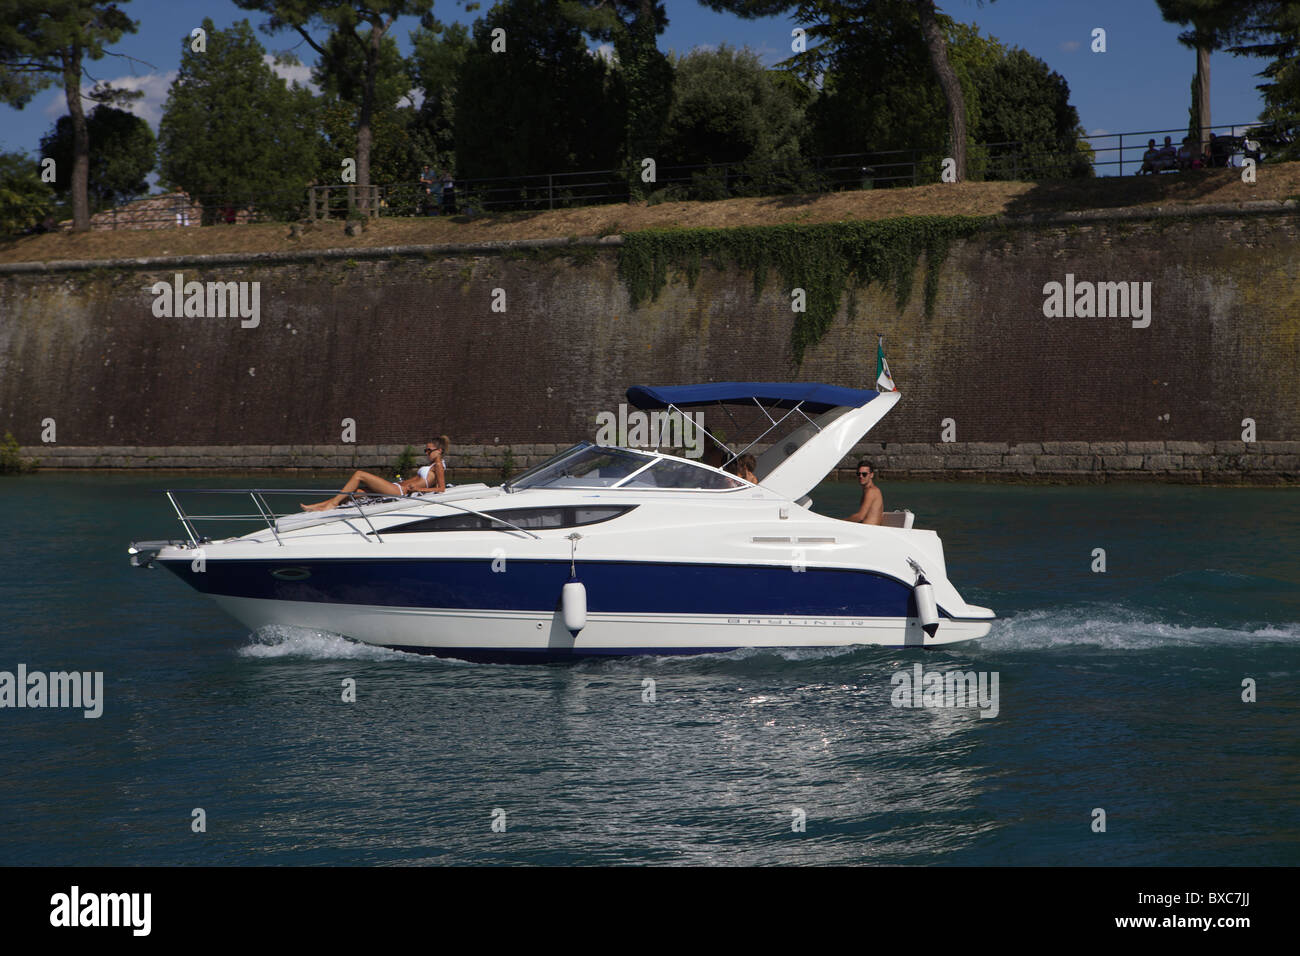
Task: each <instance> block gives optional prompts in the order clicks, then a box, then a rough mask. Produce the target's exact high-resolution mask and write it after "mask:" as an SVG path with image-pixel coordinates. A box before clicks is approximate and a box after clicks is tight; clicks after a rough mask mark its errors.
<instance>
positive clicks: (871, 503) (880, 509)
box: [846, 458, 885, 524]
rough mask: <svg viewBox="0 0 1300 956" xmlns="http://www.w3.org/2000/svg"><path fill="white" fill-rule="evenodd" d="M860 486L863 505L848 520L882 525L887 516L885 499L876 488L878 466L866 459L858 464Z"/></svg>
mask: <svg viewBox="0 0 1300 956" xmlns="http://www.w3.org/2000/svg"><path fill="white" fill-rule="evenodd" d="M858 484H859V485H861V486H862V504H860V505H858V510H857V511H855V512H853V514H851V515H849V517H848V518H847V519H846V520H848V521H856V522H859V523H860V524H880V521H881V518H883V517H884V514H885V497H884V495H882V494H881V493H880V489H879V488H877V487H876V466H875V465H873V464H872V463H871V462H869V461H867V460H866V459H865V458H864V459H862V460H861V461H860V462H858Z"/></svg>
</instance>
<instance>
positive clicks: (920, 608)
mask: <svg viewBox="0 0 1300 956" xmlns="http://www.w3.org/2000/svg"><path fill="white" fill-rule="evenodd" d="M912 593H913V594H914V595H915V596H916V613H917V616H918V617H920V619H921V629H922V630H924V631H925V633H926V634H928V635H929V636H930V637H934V635H935V632H936V631H938V630H939V608H938V606H937V605H936V604H935V602H934V586H933V585H932V584H931V583H930V582H929V581H927V580H926V579H925V575H921V576H920V577H918V578H917V579H916V586H915V587H913V588H912Z"/></svg>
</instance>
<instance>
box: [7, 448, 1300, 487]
mask: <svg viewBox="0 0 1300 956" xmlns="http://www.w3.org/2000/svg"><path fill="white" fill-rule="evenodd" d="M406 447H408V446H405V445H172V446H152V447H151V446H143V447H141V446H114V445H82V446H75V445H40V446H30V447H24V448H22V449H21V455H22V457H24V458H33V459H39V461H40V467H41V468H42V469H143V470H152V469H167V470H194V471H214V470H230V471H248V470H262V469H265V470H274V471H294V470H313V471H314V470H322V469H329V470H340V471H343V470H348V469H356V468H361V469H369V470H375V471H384V472H386V471H387V470H389V469H391V468H392V467H393V465H394V464H395V463H396V462H397V460H398V458H399V457H400V456H401V454H402V452H403V450H404V449H405V448H406ZM567 447H569V445H568V444H550V443H545V442H543V443H530V444H517V445H504V444H496V445H468V444H466V445H453V446H452V451H451V454H450V455H449V456H448V464H449V470H450V472H451V473H452V474H455V473H457V472H459V471H466V472H469V471H484V472H492V473H496V474H499V473H500V471H501V469H502V467H503V466H504V465H505V464H506V459H507V453H509V456H510V464H511V472H512V473H514V474H518V473H519V472H521V471H522V470H524V469H525V468H530V467H532V466H533V465H536V464H538V463H540V462H542V461H545V460H546V459H547V458H549V457H551V456H552V455H554V454H556V453H557V452H560V451H563V450H564V449H565V448H567ZM756 450H757V451H760V452H761V450H762V446H759V448H758V449H756ZM860 458H867V459H870V460H871V461H872V462H873V463H874V464H875V466H876V468H877V470H878V471H879V472H880V473H881V476H882V478H941V479H980V478H998V479H1016V480H1035V481H1037V480H1045V481H1077V482H1095V481H1106V480H1110V479H1115V478H1139V479H1155V480H1168V481H1174V482H1193V483H1195V482H1202V481H1204V482H1212V483H1223V482H1247V483H1250V482H1257V483H1262V484H1276V483H1300V441H1256V442H1242V441H1213V442H1192V441H1091V442H1088V441H1047V442H935V443H925V442H919V443H883V444H882V443H880V442H868V443H864V444H860V445H858V446H857V447H856V448H855V449H854V450H853V451H852V452H851V453H850V454H848V455H846V456H844V458H843V459H842V460H841V461H840V463H839V465H838V466H837V468H838V470H840V471H842V472H844V476H845V477H849V476H851V475H852V472H853V469H854V467H855V466H856V464H857V462H858V460H859V459H860ZM416 461H417V464H418V462H419V454H418V450H417V453H416Z"/></svg>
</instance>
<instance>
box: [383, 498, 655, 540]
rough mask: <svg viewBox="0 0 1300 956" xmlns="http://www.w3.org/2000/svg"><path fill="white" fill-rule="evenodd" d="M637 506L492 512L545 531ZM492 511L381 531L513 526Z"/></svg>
mask: <svg viewBox="0 0 1300 956" xmlns="http://www.w3.org/2000/svg"><path fill="white" fill-rule="evenodd" d="M636 507H637V506H636V505H562V506H555V507H545V508H507V509H505V510H503V511H493V512H489V513H490V514H491V515H493V516H495V517H497V518H500V519H501V520H502V521H509V522H510V524H513V525H515V526H517V527H520V528H526V529H527V530H529V531H545V530H550V529H554V528H580V527H582V526H583V525H589V524H600V523H601V522H602V521H612V520H613V519H614V518H618V517H620V516H622V515H625V514H627V513H628V512H629V511H631V510H632V509H633V508H636ZM489 513H485V514H484V515H475V514H468V513H461V514H454V515H440V516H438V517H437V518H420V519H417V520H415V521H411V522H408V523H407V524H404V525H399V526H398V527H396V528H385V529H384V530H383V532H382V533H383V534H406V533H409V532H427V531H492V530H497V529H499V530H504V531H508V530H510V526H509V525H505V524H501V523H500V522H498V521H492V520H491V519H490V518H488V517H486V516H485V515H486V514H489Z"/></svg>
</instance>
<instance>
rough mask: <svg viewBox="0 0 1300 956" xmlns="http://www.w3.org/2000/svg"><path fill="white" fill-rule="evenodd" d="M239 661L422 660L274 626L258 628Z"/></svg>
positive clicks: (332, 636) (328, 635)
mask: <svg viewBox="0 0 1300 956" xmlns="http://www.w3.org/2000/svg"><path fill="white" fill-rule="evenodd" d="M239 656H240V657H257V658H273V657H298V658H306V659H308V660H317V661H329V660H348V661H391V660H408V659H409V660H421V659H422V655H419V654H407V653H404V652H402V651H394V650H389V649H388V648H386V647H375V646H373V645H371V644H362V643H361V642H359V641H353V640H349V639H348V638H346V637H340V636H339V635H337V634H331V633H329V632H328V631H317V630H314V629H312V628H307V627H292V626H290V625H286V624H273V625H270V626H268V627H263V628H259V629H258V630H257V631H254V632H253V634H252V635H251V637H250V643H248V644H246V645H244V646H243V647H241V648H240V649H239Z"/></svg>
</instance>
